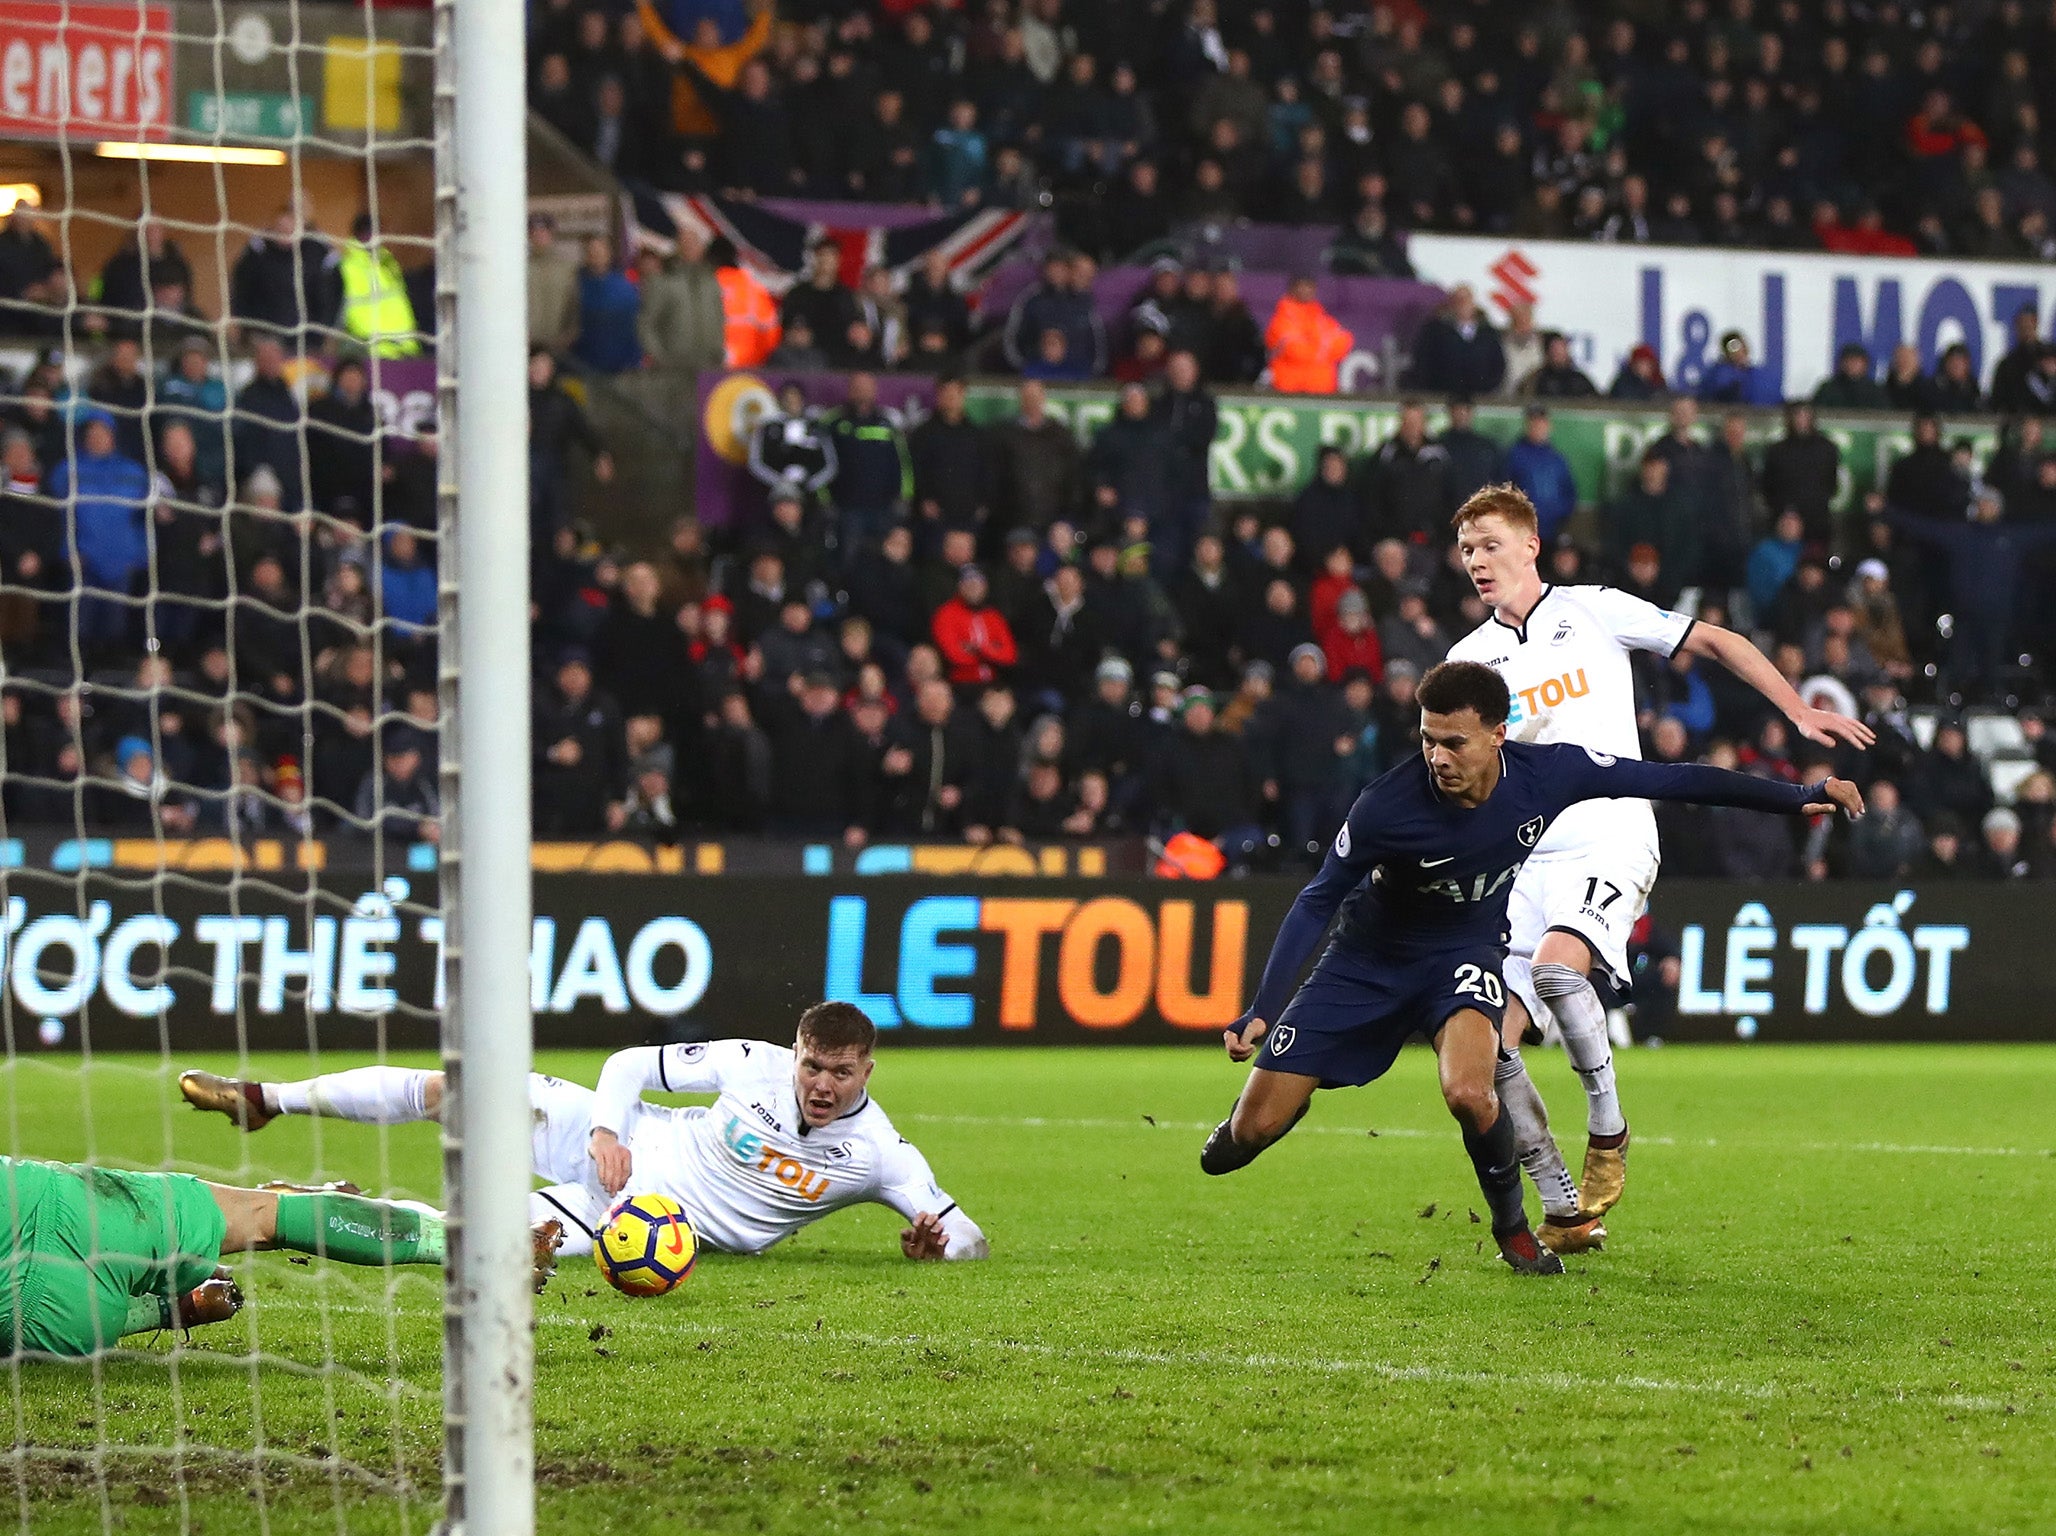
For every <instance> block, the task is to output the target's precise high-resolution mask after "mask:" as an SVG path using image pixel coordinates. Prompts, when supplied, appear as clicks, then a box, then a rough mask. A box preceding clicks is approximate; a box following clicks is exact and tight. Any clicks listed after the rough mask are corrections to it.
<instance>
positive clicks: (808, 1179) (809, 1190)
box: [721, 1115, 829, 1200]
mask: <svg viewBox="0 0 2056 1536" xmlns="http://www.w3.org/2000/svg"><path fill="white" fill-rule="evenodd" d="M721 1144H722V1145H723V1146H724V1147H726V1148H728V1150H729V1151H730V1152H732V1153H734V1154H735V1160H736V1161H737V1162H739V1163H745V1164H747V1165H749V1166H750V1167H753V1168H755V1169H756V1170H757V1171H758V1172H759V1173H768V1174H770V1175H771V1177H772V1178H774V1179H776V1180H777V1181H778V1182H779V1183H781V1184H783V1185H785V1186H786V1187H787V1188H788V1189H790V1190H792V1191H793V1193H794V1194H797V1195H800V1196H802V1197H803V1198H805V1199H808V1200H819V1199H820V1198H821V1197H822V1196H823V1195H825V1194H827V1193H828V1189H829V1184H828V1176H827V1175H826V1174H823V1173H816V1172H814V1170H813V1169H811V1168H809V1167H808V1166H807V1165H806V1164H805V1163H803V1162H801V1161H800V1160H799V1159H798V1158H796V1157H787V1156H786V1155H785V1154H784V1153H783V1152H780V1151H779V1150H778V1149H777V1148H776V1147H774V1146H768V1145H766V1144H765V1141H764V1138H763V1137H762V1136H759V1135H758V1134H757V1133H756V1132H755V1131H752V1130H749V1129H747V1128H746V1127H745V1126H744V1124H743V1122H742V1121H741V1120H738V1119H737V1118H736V1117H735V1116H734V1115H730V1116H729V1117H728V1119H727V1120H726V1121H725V1122H724V1123H723V1125H722V1127H721Z"/></svg>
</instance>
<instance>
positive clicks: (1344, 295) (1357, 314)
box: [984, 263, 1443, 391]
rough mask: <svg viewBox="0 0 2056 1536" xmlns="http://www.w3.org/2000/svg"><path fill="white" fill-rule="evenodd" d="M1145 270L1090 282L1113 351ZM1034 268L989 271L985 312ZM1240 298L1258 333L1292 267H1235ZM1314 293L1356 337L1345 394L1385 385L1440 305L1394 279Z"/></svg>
mask: <svg viewBox="0 0 2056 1536" xmlns="http://www.w3.org/2000/svg"><path fill="white" fill-rule="evenodd" d="M1149 277H1150V269H1149V268H1148V267H1108V268H1107V269H1106V270H1105V271H1104V272H1102V273H1100V274H1099V277H1098V278H1097V279H1096V280H1095V281H1094V283H1093V285H1092V302H1093V306H1094V308H1096V309H1097V310H1098V311H1099V317H1100V319H1101V321H1102V322H1104V323H1105V325H1106V328H1107V340H1108V342H1109V344H1110V345H1112V346H1113V347H1114V348H1115V349H1116V351H1118V350H1119V349H1120V348H1122V347H1123V346H1124V345H1125V344H1126V340H1127V338H1126V336H1125V334H1124V331H1123V327H1125V326H1126V324H1127V321H1128V311H1129V310H1130V309H1131V308H1133V307H1134V304H1135V301H1136V300H1137V299H1138V298H1140V297H1141V296H1142V291H1143V289H1145V288H1146V287H1148V286H1149ZM1040 279H1041V273H1040V272H1039V271H1038V270H1037V269H1035V268H1033V267H1030V266H1028V265H1027V264H1026V263H1013V264H1009V265H1008V266H1005V267H1002V268H1001V269H1000V270H999V271H998V272H996V273H994V274H993V278H992V281H991V283H989V284H988V285H987V286H986V290H985V308H984V313H985V314H987V315H989V316H991V317H992V320H993V322H994V323H995V324H997V323H999V320H1000V317H1002V316H1004V315H1005V314H1006V312H1007V311H1008V310H1009V309H1011V308H1012V307H1013V304H1014V301H1015V300H1016V299H1018V298H1019V297H1020V296H1021V294H1022V293H1023V292H1024V291H1025V290H1026V289H1027V288H1028V286H1029V285H1030V284H1031V283H1035V282H1038V281H1040ZM1235 281H1236V283H1237V285H1238V286H1239V287H1240V288H1241V290H1242V302H1243V303H1244V304H1246V305H1248V306H1249V312H1250V314H1252V315H1253V316H1255V317H1256V323H1257V329H1258V330H1262V329H1263V328H1264V327H1265V326H1266V325H1267V324H1268V323H1269V322H1270V318H1271V311H1272V310H1274V309H1276V308H1277V307H1278V300H1279V299H1281V298H1283V297H1284V296H1285V289H1286V287H1287V286H1288V285H1289V284H1290V283H1291V281H1292V272H1291V270H1290V269H1289V268H1288V269H1287V270H1285V271H1273V272H1237V273H1236V274H1235ZM1316 292H1317V294H1318V296H1319V298H1320V301H1321V303H1322V304H1323V305H1325V306H1326V307H1327V310H1328V313H1329V314H1331V315H1333V316H1334V317H1335V318H1336V319H1337V320H1339V321H1341V322H1342V324H1343V325H1344V326H1345V327H1347V328H1348V330H1349V333H1350V334H1351V335H1352V336H1354V337H1355V338H1356V347H1355V350H1354V351H1352V352H1351V354H1350V355H1349V357H1348V358H1346V359H1345V360H1344V362H1343V365H1342V387H1343V389H1344V390H1345V391H1350V390H1372V389H1390V388H1392V383H1391V381H1389V380H1387V379H1385V378H1384V370H1385V358H1386V355H1387V353H1388V351H1393V350H1396V351H1399V352H1404V351H1406V350H1407V349H1408V348H1410V347H1411V346H1412V345H1413V338H1414V333H1415V332H1416V331H1418V330H1419V329H1420V328H1421V322H1422V321H1424V320H1426V319H1427V318H1428V316H1429V315H1430V314H1432V313H1433V312H1434V310H1435V309H1436V307H1437V306H1438V305H1440V304H1441V302H1442V297H1443V294H1442V290H1441V289H1440V288H1437V287H1435V286H1434V285H1433V284H1431V283H1416V282H1410V281H1408V280H1407V279H1405V278H1396V277H1335V276H1333V275H1331V274H1327V273H1323V274H1321V275H1320V276H1319V278H1318V279H1317V281H1316Z"/></svg>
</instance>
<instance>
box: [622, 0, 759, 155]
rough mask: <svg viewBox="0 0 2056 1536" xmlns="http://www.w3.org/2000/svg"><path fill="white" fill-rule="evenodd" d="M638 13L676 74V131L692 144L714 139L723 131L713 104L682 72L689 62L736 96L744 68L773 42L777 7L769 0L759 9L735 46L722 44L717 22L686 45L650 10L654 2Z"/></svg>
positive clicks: (639, 5) (643, 0) (644, 1)
mask: <svg viewBox="0 0 2056 1536" xmlns="http://www.w3.org/2000/svg"><path fill="white" fill-rule="evenodd" d="M635 9H636V14H637V15H639V16H641V17H642V24H643V31H645V32H647V33H648V34H649V38H650V42H651V43H652V44H653V45H655V47H656V50H657V52H659V53H660V54H662V55H663V56H664V59H665V62H666V63H668V64H670V66H671V67H672V69H673V70H674V71H676V73H674V74H673V75H672V77H671V125H672V126H673V127H674V128H676V129H677V130H678V131H679V132H680V133H682V134H685V135H687V136H689V137H692V138H702V139H704V138H712V137H713V136H714V135H715V134H717V133H719V132H720V131H721V125H720V123H719V122H717V121H716V120H715V117H714V114H713V113H712V112H711V111H710V110H708V107H707V104H706V103H705V102H703V101H701V100H700V93H699V91H698V90H697V89H696V88H695V87H694V86H693V83H692V77H691V76H690V75H689V74H688V73H687V72H686V71H684V70H681V69H679V68H678V66H679V65H680V64H681V63H687V62H689V63H691V64H692V66H693V67H694V68H695V69H697V70H698V71H699V72H700V73H701V74H703V75H705V76H706V77H707V79H708V80H709V81H711V82H712V83H713V84H714V85H716V86H718V87H719V88H720V89H722V90H724V91H731V90H734V89H735V82H736V79H737V78H738V77H739V76H740V75H741V74H742V67H743V65H745V64H747V63H749V61H750V60H751V59H754V58H755V57H756V56H757V55H758V54H760V53H762V52H763V51H764V47H765V45H766V44H767V43H769V42H770V41H771V21H772V16H771V10H772V7H771V5H770V4H769V0H765V3H763V4H760V5H759V6H758V7H757V14H756V15H755V16H753V17H752V18H750V25H749V30H748V31H746V32H744V33H743V35H742V36H741V37H738V38H737V39H736V40H735V41H734V42H732V43H724V42H722V41H721V27H720V24H719V23H718V22H716V21H715V20H714V19H713V18H712V17H705V16H703V17H701V18H700V24H699V27H698V29H697V30H696V31H695V32H694V34H693V40H692V41H691V42H686V41H685V40H684V39H683V38H681V37H679V35H678V34H677V33H675V32H673V31H672V30H671V29H670V28H669V27H668V26H666V25H665V24H664V18H663V17H661V16H659V15H658V14H657V8H656V7H655V6H654V5H652V4H650V0H636V7H635Z"/></svg>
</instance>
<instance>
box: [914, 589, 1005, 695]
mask: <svg viewBox="0 0 2056 1536" xmlns="http://www.w3.org/2000/svg"><path fill="white" fill-rule="evenodd" d="M991 594H992V589H991V586H990V585H989V584H988V583H987V581H986V579H985V572H983V571H981V570H980V569H978V567H977V566H975V565H967V566H965V567H964V568H963V569H962V570H961V571H959V572H958V573H957V595H956V596H955V597H953V598H951V599H950V600H949V601H948V602H946V603H944V604H943V605H942V606H941V607H940V608H938V609H936V610H935V623H934V630H935V644H936V647H937V648H938V649H939V650H941V652H942V660H943V665H944V666H945V667H947V668H948V669H949V680H950V681H951V682H953V683H955V684H956V685H957V686H959V687H965V686H969V685H976V684H981V683H990V682H994V681H996V680H997V679H998V677H999V675H1000V673H1001V672H1002V671H1005V670H1008V669H1010V668H1012V666H1013V665H1014V663H1015V661H1016V660H1018V659H1019V656H1020V652H1019V650H1018V649H1017V648H1016V647H1015V645H1014V632H1013V630H1012V629H1010V628H1008V626H1007V621H1006V619H1005V618H1004V617H1003V616H1002V615H1001V613H1000V611H999V610H998V609H997V608H993V607H991V606H989V605H988V604H987V601H986V600H987V598H989V597H990V596H991Z"/></svg>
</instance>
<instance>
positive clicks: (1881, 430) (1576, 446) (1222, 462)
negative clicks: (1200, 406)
mask: <svg viewBox="0 0 2056 1536" xmlns="http://www.w3.org/2000/svg"><path fill="white" fill-rule="evenodd" d="M1116 398H1117V397H1116V393H1115V392H1114V391H1112V390H1109V389H1104V388H1090V387H1086V386H1072V387H1068V388H1065V387H1053V388H1051V389H1050V391H1049V406H1050V414H1051V415H1052V416H1055V417H1057V418H1058V419H1059V420H1062V421H1066V422H1068V423H1070V425H1071V427H1072V428H1073V429H1074V430H1075V431H1076V432H1077V434H1078V438H1079V440H1080V441H1081V442H1090V441H1091V439H1092V437H1093V435H1094V434H1095V433H1096V432H1097V431H1098V430H1099V428H1100V426H1101V425H1102V424H1104V423H1105V422H1106V421H1107V420H1108V419H1110V418H1111V417H1112V416H1113V414H1114V404H1115V400H1116ZM1014 400H1015V391H1014V386H1012V385H1007V384H1000V383H992V382H987V383H978V384H974V385H972V387H971V391H970V405H969V410H970V414H971V416H972V417H973V418H974V419H975V420H978V421H997V420H1005V419H1007V418H1009V417H1011V416H1012V415H1013V414H1014ZM1219 400H1220V409H1221V424H1220V429H1219V431H1218V432H1217V434H1216V435H1215V437H1214V448H1213V476H1212V478H1213V488H1214V494H1215V495H1216V496H1217V497H1220V498H1222V499H1224V500H1231V501H1232V500H1247V499H1251V498H1260V497H1261V498H1277V497H1289V496H1291V495H1293V494H1295V493H1296V492H1297V491H1298V490H1299V488H1300V487H1301V486H1303V485H1304V484H1306V482H1307V479H1308V477H1309V476H1310V475H1311V474H1312V473H1313V466H1314V460H1315V457H1316V456H1317V454H1318V453H1319V451H1320V449H1321V448H1322V447H1323V446H1324V445H1326V444H1329V443H1333V444H1335V445H1336V446H1337V447H1339V448H1341V449H1342V450H1343V451H1344V452H1345V453H1348V454H1350V455H1352V456H1355V455H1357V454H1360V453H1366V452H1369V451H1370V450H1372V449H1375V448H1376V447H1377V446H1378V445H1379V444H1380V443H1382V442H1384V441H1385V439H1386V438H1388V437H1390V436H1391V435H1392V434H1393V433H1394V432H1395V431H1396V430H1397V429H1398V426H1399V401H1398V400H1397V399H1396V398H1389V399H1382V400H1353V399H1350V398H1348V397H1326V396H1323V397H1298V396H1291V395H1257V394H1224V395H1222V396H1220V397H1219ZM1524 404H1525V402H1523V401H1503V402H1492V403H1483V402H1481V403H1480V404H1479V406H1478V414H1477V427H1478V430H1479V431H1481V432H1483V433H1485V434H1486V435H1487V436H1489V437H1492V438H1494V439H1496V440H1497V441H1499V442H1501V443H1510V442H1512V441H1513V440H1514V439H1515V438H1516V437H1517V436H1519V435H1520V430H1521V411H1522V407H1523V406H1524ZM1551 411H1552V414H1553V418H1554V419H1553V422H1552V426H1553V437H1554V439H1555V442H1556V446H1557V447H1558V448H1559V449H1560V450H1561V451H1562V453H1563V456H1564V457H1565V458H1566V459H1568V460H1570V466H1571V473H1572V475H1573V476H1575V477H1576V479H1577V483H1578V499H1579V500H1580V501H1581V502H1584V503H1587V504H1592V503H1598V502H1603V501H1607V500H1609V499H1611V498H1612V497H1613V496H1615V495H1617V494H1619V493H1620V492H1621V491H1623V490H1625V489H1627V487H1628V486H1629V485H1631V484H1632V483H1633V482H1634V478H1635V466H1636V464H1637V462H1638V461H1639V460H1640V459H1641V456H1642V450H1643V449H1644V448H1645V447H1647V446H1648V445H1649V444H1650V443H1652V442H1654V441H1655V440H1656V439H1657V438H1659V437H1661V436H1662V435H1663V434H1664V432H1665V430H1666V429H1667V427H1668V422H1667V421H1666V419H1665V416H1664V412H1663V410H1662V409H1661V408H1654V409H1652V408H1648V407H1643V408H1639V409H1638V408H1633V407H1622V406H1609V405H1603V404H1601V405H1558V404H1554V403H1552V405H1551ZM1719 415H1720V413H1719V410H1718V408H1713V409H1709V410H1707V411H1704V412H1702V415H1701V432H1702V434H1710V433H1712V432H1713V431H1714V430H1716V429H1717V426H1718V422H1719ZM1748 417H1749V439H1748V440H1749V445H1750V447H1751V448H1753V449H1756V450H1757V451H1759V452H1760V451H1761V450H1762V449H1763V447H1764V446H1765V445H1766V444H1769V443H1771V442H1774V441H1776V440H1777V438H1779V437H1780V436H1782V435H1783V433H1784V421H1783V417H1782V415H1781V414H1780V413H1779V412H1776V411H1752V412H1749V413H1748ZM1448 420H1449V413H1448V411H1447V410H1446V409H1445V408H1444V407H1443V406H1441V405H1440V404H1430V406H1429V409H1428V430H1429V432H1430V433H1431V434H1432V433H1437V432H1440V431H1442V430H1443V428H1444V427H1445V426H1447V425H1448ZM1820 425H1821V430H1822V431H1823V432H1824V433H1826V434H1827V436H1828V437H1829V439H1831V440H1832V441H1833V442H1834V443H1835V445H1836V446H1837V447H1838V448H1840V449H1841V452H1842V483H1841V490H1840V492H1839V493H1838V494H1837V496H1836V498H1835V510H1836V511H1837V512H1844V511H1847V510H1848V509H1849V508H1851V507H1853V506H1856V505H1858V504H1860V502H1861V501H1862V498H1863V496H1864V494H1865V493H1866V492H1867V491H1869V490H1870V489H1871V488H1872V487H1873V486H1875V485H1879V484H1882V483H1883V481H1884V478H1885V475H1886V473H1887V472H1888V471H1889V470H1890V468H1891V466H1892V462H1893V460H1895V459H1896V458H1898V457H1899V455H1901V454H1903V453H1905V452H1906V451H1907V450H1908V449H1909V448H1911V447H1912V446H1913V433H1912V430H1911V427H1910V424H1909V422H1908V420H1907V418H1905V417H1903V416H1890V417H1887V416H1833V417H1825V416H1824V417H1822V418H1821V423H1820ZM1947 436H1948V437H1949V438H1950V439H1951V440H1954V439H1955V438H1957V437H1967V438H1969V439H1970V441H1971V442H1972V443H1974V444H1975V445H1976V450H1977V456H1978V459H1979V461H1980V462H1981V463H1982V462H1983V461H1984V460H1985V459H1986V458H1988V457H1989V456H1990V455H1991V453H1992V450H1993V448H1994V447H1995V446H1996V445H1997V440H1998V433H1997V429H1996V428H1995V427H1994V426H1993V425H1992V424H1991V423H1990V422H1981V423H1978V424H1977V425H1974V426H1973V425H1965V426H1962V427H1954V426H1952V427H1950V428H1949V429H1948V431H1947Z"/></svg>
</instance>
